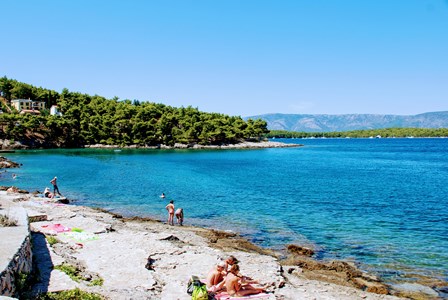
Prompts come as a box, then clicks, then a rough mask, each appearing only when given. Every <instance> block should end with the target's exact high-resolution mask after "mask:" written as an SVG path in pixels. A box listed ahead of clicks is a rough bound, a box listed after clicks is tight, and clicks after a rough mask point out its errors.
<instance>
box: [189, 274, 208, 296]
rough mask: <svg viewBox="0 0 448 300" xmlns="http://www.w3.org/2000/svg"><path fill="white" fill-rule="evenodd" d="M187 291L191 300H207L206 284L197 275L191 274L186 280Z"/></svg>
mask: <svg viewBox="0 0 448 300" xmlns="http://www.w3.org/2000/svg"><path fill="white" fill-rule="evenodd" d="M187 293H188V294H189V295H191V300H208V292H207V286H206V285H205V283H203V282H202V281H201V280H200V279H199V277H197V276H194V275H193V276H191V277H190V279H189V280H188V287H187Z"/></svg>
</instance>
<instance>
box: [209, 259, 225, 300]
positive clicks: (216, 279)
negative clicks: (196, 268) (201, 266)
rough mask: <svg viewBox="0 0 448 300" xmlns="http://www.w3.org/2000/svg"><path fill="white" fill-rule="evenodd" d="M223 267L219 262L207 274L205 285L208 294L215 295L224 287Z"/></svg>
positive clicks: (222, 263)
mask: <svg viewBox="0 0 448 300" xmlns="http://www.w3.org/2000/svg"><path fill="white" fill-rule="evenodd" d="M224 265H225V264H224V262H220V263H218V264H217V265H216V267H214V268H213V269H212V270H211V271H210V273H208V276H207V282H206V285H207V290H208V291H209V292H214V293H215V292H217V291H219V290H221V289H222V288H223V287H224V284H225V282H224V275H223V274H222V271H223V270H224Z"/></svg>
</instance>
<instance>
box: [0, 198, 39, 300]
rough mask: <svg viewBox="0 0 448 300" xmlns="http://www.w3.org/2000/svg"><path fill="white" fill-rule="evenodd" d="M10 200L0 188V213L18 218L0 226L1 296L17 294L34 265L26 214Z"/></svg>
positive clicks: (16, 295) (17, 295)
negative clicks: (6, 225) (13, 222)
mask: <svg viewBox="0 0 448 300" xmlns="http://www.w3.org/2000/svg"><path fill="white" fill-rule="evenodd" d="M13 200H14V197H12V196H10V195H9V194H8V193H6V192H0V204H1V210H0V213H1V214H6V215H8V216H9V217H11V218H12V219H13V220H16V221H17V226H9V227H0V298H1V296H8V297H19V294H20V292H21V289H23V288H24V287H25V284H26V279H27V277H28V275H29V274H30V273H31V271H32V266H33V253H32V245H31V234H30V228H29V222H28V215H27V212H26V210H25V209H24V208H23V207H22V206H21V205H19V204H17V203H15V202H14V201H13Z"/></svg>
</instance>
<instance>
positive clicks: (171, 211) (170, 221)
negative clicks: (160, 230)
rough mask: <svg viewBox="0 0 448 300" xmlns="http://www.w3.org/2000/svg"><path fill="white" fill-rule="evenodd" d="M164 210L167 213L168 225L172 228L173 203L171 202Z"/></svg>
mask: <svg viewBox="0 0 448 300" xmlns="http://www.w3.org/2000/svg"><path fill="white" fill-rule="evenodd" d="M165 208H166V210H167V211H168V224H169V225H172V226H174V201H173V200H171V201H170V203H169V204H168V205H167V206H166V207H165Z"/></svg>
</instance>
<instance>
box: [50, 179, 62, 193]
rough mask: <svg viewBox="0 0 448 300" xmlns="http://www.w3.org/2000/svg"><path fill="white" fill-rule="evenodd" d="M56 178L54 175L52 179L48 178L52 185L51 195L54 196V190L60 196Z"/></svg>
mask: <svg viewBox="0 0 448 300" xmlns="http://www.w3.org/2000/svg"><path fill="white" fill-rule="evenodd" d="M57 180H58V178H57V177H56V176H55V177H54V178H53V179H52V180H50V183H51V184H52V185H53V195H54V196H56V192H58V195H59V196H62V194H61V192H60V191H59V188H58V184H57V182H56V181H57Z"/></svg>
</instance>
